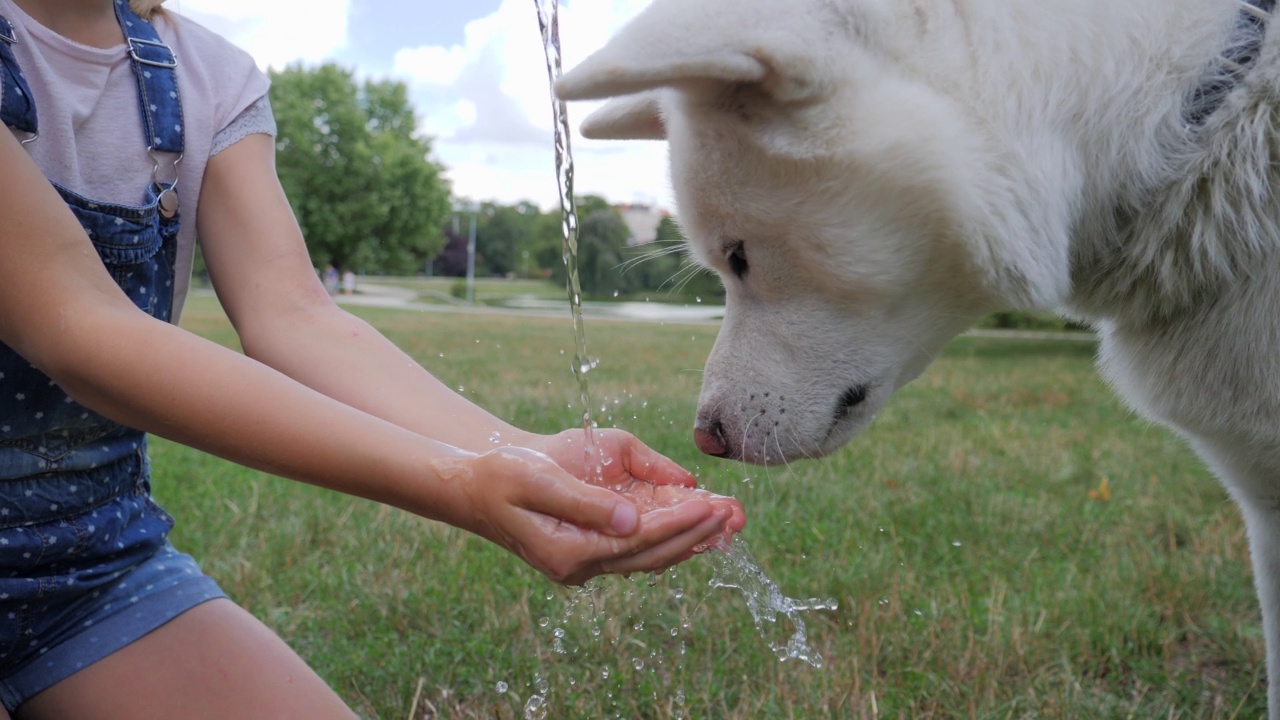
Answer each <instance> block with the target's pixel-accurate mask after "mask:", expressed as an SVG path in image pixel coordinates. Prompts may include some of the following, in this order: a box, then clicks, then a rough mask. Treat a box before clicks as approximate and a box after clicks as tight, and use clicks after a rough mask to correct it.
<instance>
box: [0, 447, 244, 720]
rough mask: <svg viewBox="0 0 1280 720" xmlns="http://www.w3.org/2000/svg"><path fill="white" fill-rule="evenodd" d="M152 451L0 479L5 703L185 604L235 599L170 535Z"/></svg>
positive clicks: (0, 663) (0, 676) (25, 696)
mask: <svg viewBox="0 0 1280 720" xmlns="http://www.w3.org/2000/svg"><path fill="white" fill-rule="evenodd" d="M148 465H149V463H148V461H147V458H146V455H145V450H140V451H138V452H134V453H130V454H128V455H126V456H124V457H122V458H120V459H119V460H116V461H114V462H113V463H111V464H110V465H109V466H108V467H99V468H95V469H93V470H91V471H85V472H83V473H79V472H63V473H50V474H48V475H35V476H30V477H26V478H20V479H14V480H4V481H0V702H2V703H3V704H4V707H5V709H6V710H8V711H9V712H10V713H12V712H13V711H15V710H16V709H17V708H18V706H19V705H21V704H22V703H24V702H26V701H27V700H30V699H31V698H32V697H33V696H35V695H36V694H37V693H39V692H41V691H43V690H47V689H48V688H50V687H52V686H53V685H54V684H56V683H58V682H59V681H61V680H64V679H66V678H68V677H70V676H71V675H72V674H74V673H75V672H76V671H78V670H80V669H82V668H85V667H87V666H88V665H90V664H92V663H94V662H96V661H98V660H101V659H102V658H104V657H106V656H107V655H110V654H111V653H113V652H115V651H116V650H119V649H121V648H123V647H125V646H126V645H129V644H130V643H132V642H134V641H135V640H137V639H139V638H141V637H142V636H143V635H146V634H147V633H149V632H151V631H152V630H155V629H156V628H158V627H160V626H161V625H163V624H165V623H166V622H168V621H169V620H172V619H173V618H175V617H177V616H178V615H180V614H181V613H183V612H185V611H186V610H189V609H191V608H192V607H195V606H196V605H199V604H200V603H203V602H205V601H207V600H212V599H214V598H219V597H226V596H225V594H224V593H223V592H222V590H221V589H220V588H219V587H218V585H217V583H215V582H214V581H213V580H212V579H210V578H208V577H206V576H205V575H204V574H202V573H201V571H200V568H199V566H198V565H197V564H196V562H195V561H194V560H193V559H192V558H191V557H190V556H188V555H184V554H182V553H180V552H178V551H177V550H175V549H174V548H173V546H172V545H170V544H169V541H168V539H167V538H168V533H169V529H170V528H171V527H172V525H173V520H172V518H170V517H169V515H168V513H166V512H165V511H164V510H162V509H161V508H160V507H159V506H158V505H156V504H155V502H154V501H153V500H152V499H151V493H150V482H149V476H150V472H149V470H150V469H149V467H148Z"/></svg>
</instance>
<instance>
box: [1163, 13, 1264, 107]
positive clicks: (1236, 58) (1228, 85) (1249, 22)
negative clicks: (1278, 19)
mask: <svg viewBox="0 0 1280 720" xmlns="http://www.w3.org/2000/svg"><path fill="white" fill-rule="evenodd" d="M1239 1H1240V18H1239V20H1238V21H1237V23H1236V33H1235V37H1234V38H1232V41H1231V43H1230V44H1229V45H1228V46H1227V47H1226V48H1225V49H1224V50H1223V52H1222V55H1220V56H1219V58H1218V60H1219V67H1218V68H1215V71H1214V72H1213V73H1212V75H1210V77H1208V78H1205V80H1204V82H1203V83H1201V84H1200V85H1199V86H1198V87H1196V88H1195V90H1193V91H1192V93H1191V97H1189V98H1187V105H1186V107H1185V108H1184V109H1183V116H1184V117H1185V118H1186V122H1187V126H1188V127H1192V128H1199V127H1203V126H1204V124H1205V121H1206V120H1207V119H1208V118H1209V116H1210V115H1212V114H1213V113H1214V112H1216V111H1217V110H1218V108H1220V107H1222V103H1223V102H1224V101H1225V100H1226V99H1227V95H1228V94H1229V93H1230V92H1231V91H1232V90H1233V89H1234V88H1235V87H1236V86H1237V85H1239V84H1240V81H1241V80H1243V79H1244V76H1245V75H1246V74H1247V73H1248V72H1249V71H1250V70H1251V69H1253V66H1254V64H1256V63H1257V62H1258V53H1259V51H1260V50H1261V49H1262V41H1263V38H1264V37H1265V36H1266V33H1267V26H1268V24H1269V23H1270V21H1271V13H1272V11H1273V10H1274V9H1275V5H1276V0H1248V1H1247V2H1246V1H1245V0H1239Z"/></svg>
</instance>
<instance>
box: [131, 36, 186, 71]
mask: <svg viewBox="0 0 1280 720" xmlns="http://www.w3.org/2000/svg"><path fill="white" fill-rule="evenodd" d="M129 57H131V58H133V60H134V62H137V63H141V64H143V65H150V66H152V67H162V68H176V67H178V56H176V55H174V54H173V51H172V50H170V49H169V46H168V45H165V44H164V43H162V42H156V41H155V40H143V39H141V38H135V37H131V38H129Z"/></svg>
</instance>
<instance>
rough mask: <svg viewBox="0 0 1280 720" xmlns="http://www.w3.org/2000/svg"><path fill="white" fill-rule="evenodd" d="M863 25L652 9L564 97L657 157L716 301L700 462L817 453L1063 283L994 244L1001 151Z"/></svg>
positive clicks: (800, 15) (785, 9) (1030, 259)
mask: <svg viewBox="0 0 1280 720" xmlns="http://www.w3.org/2000/svg"><path fill="white" fill-rule="evenodd" d="M876 13H877V11H876V10H875V9H874V8H870V9H864V11H863V12H856V7H855V8H854V9H850V8H849V7H842V6H838V4H837V3H834V2H831V1H830V0H813V1H812V2H801V3H779V2H775V1H774V0H747V1H745V2H744V1H743V0H656V2H655V3H654V4H653V5H651V6H650V7H649V8H648V9H647V10H646V11H645V12H644V13H642V14H641V15H640V16H638V17H637V18H636V19H635V20H633V21H632V23H631V24H630V25H629V26H627V27H626V28H624V29H623V31H622V32H621V33H620V34H619V35H617V36H616V37H615V38H613V39H612V40H611V41H610V42H609V44H608V45H606V47H605V48H604V49H602V50H601V51H599V52H598V53H596V54H595V55H593V56H592V57H591V58H589V59H588V60H587V61H585V62H584V63H583V64H582V65H580V66H579V67H577V68H575V69H574V70H573V71H572V72H570V73H568V74H567V75H565V76H564V77H563V78H561V80H560V82H559V84H558V85H557V92H558V94H559V95H560V97H562V98H564V99H570V100H573V99H590V98H613V99H612V100H611V101H610V102H609V103H607V104H606V105H605V106H603V107H602V108H601V109H600V110H598V111H597V112H596V113H594V114H593V115H592V116H590V117H589V118H588V119H587V121H586V122H585V123H584V125H583V128H582V130H583V133H584V134H585V135H587V136H588V137H601V138H614V139H640V138H647V139H665V140H666V141H667V142H668V144H669V152H670V167H671V178H672V183H673V187H674V191H675V195H676V200H677V203H678V205H679V217H680V220H681V222H682V224H683V226H684V229H685V232H686V235H687V236H688V238H689V242H690V246H691V247H690V249H691V254H692V256H693V257H694V258H695V259H696V260H697V261H698V262H700V263H702V264H704V265H706V266H707V267H709V268H711V269H713V270H714V271H716V272H717V273H718V274H719V275H720V276H721V278H722V279H723V281H724V284H725V287H726V292H727V308H726V317H725V321H724V324H723V326H722V329H721V331H720V335H719V337H718V339H717V341H716V344H715V348H714V349H713V350H712V353H711V357H710V358H709V360H708V362H707V367H706V375H705V378H704V384H703V390H702V396H701V398H700V401H699V409H698V417H697V424H696V429H695V437H696V439H697V442H698V445H699V447H700V448H701V449H702V450H703V451H705V452H707V453H710V454H712V455H718V456H724V457H729V458H734V459H738V460H744V461H747V462H752V463H761V464H772V463H778V462H786V461H789V460H794V459H798V458H805V457H816V456H820V455H824V454H827V453H829V452H831V451H833V450H835V449H837V448H838V447H840V446H841V445H843V444H844V443H845V442H847V441H848V440H849V439H850V438H852V437H853V436H854V435H855V434H856V433H857V432H858V431H859V430H861V429H862V428H863V427H865V426H866V425H867V424H868V423H869V422H870V421H871V419H872V417H873V416H874V415H875V413H876V412H877V411H878V410H879V409H880V408H881V407H883V406H884V404H885V403H886V401H887V400H888V399H889V397H890V396H891V395H892V394H893V392H894V391H895V390H897V389H898V388H899V387H901V386H902V385H904V384H905V383H907V382H908V381H910V380H911V379H912V378H914V377H916V376H917V375H918V374H919V373H920V372H921V371H922V370H923V369H924V368H925V367H926V366H927V365H928V363H929V362H930V361H931V360H932V359H933V357H934V356H935V355H936V354H937V353H938V352H939V350H940V349H941V348H942V346H943V345H944V344H945V343H946V342H947V341H948V340H949V339H951V338H952V337H954V336H955V335H956V334H957V333H959V332H961V331H963V330H964V329H965V328H967V327H968V326H969V325H970V324H972V322H973V321H974V320H975V319H976V318H978V317H979V316H980V315H982V314H983V313H985V312H988V311H990V310H992V309H995V308H999V307H1003V306H1010V305H1013V306H1019V307H1026V306H1029V305H1030V306H1044V305H1047V304H1051V303H1052V302H1053V301H1054V298H1053V297H1051V296H1060V294H1061V293H1062V292H1063V291H1064V289H1065V282H1066V280H1065V271H1061V270H1060V269H1058V268H1065V262H1063V263H1061V264H1059V265H1058V268H1053V267H1051V266H1052V265H1053V264H1054V263H1053V262H1052V261H1050V262H1049V263H1046V262H1045V261H1044V258H1041V259H1040V260H1036V259H1035V256H1036V250H1034V249H1033V247H1034V245H1035V243H1034V240H1032V241H1030V242H1028V243H1027V244H1026V245H1025V246H1022V248H1021V249H1019V246H1005V245H1004V244H1002V242H1000V241H998V240H996V239H995V238H996V236H997V235H1000V234H1001V233H1007V232H1008V228H1007V227H1005V225H1007V223H1006V222H1005V220H1006V219H1005V218H1002V217H1000V216H1001V215H1002V212H1001V207H1002V203H1001V202H1000V201H998V200H996V199H994V198H996V196H998V195H999V194H1000V193H1001V192H1002V191H1003V190H1004V186H1005V185H1008V183H1009V181H1008V180H1007V179H1005V177H1004V176H1002V175H1001V173H1000V172H999V168H998V167H995V166H998V165H999V163H1000V158H998V157H996V158H993V157H992V152H991V149H990V147H989V145H988V142H987V140H986V139H985V134H984V132H983V131H982V129H981V128H980V127H978V126H976V125H975V123H974V122H973V121H972V120H971V119H970V116H969V114H968V113H967V112H966V110H965V109H964V108H962V107H961V106H960V105H958V104H957V103H956V102H954V101H953V100H951V99H950V97H949V96H948V95H947V94H945V93H943V92H939V91H938V90H935V89H934V88H932V87H930V86H929V85H928V84H926V83H925V82H922V81H920V80H918V79H916V78H914V77H913V76H911V75H910V74H908V73H907V72H904V71H903V70H902V69H901V68H900V67H899V66H898V65H896V64H895V63H893V62H891V61H890V60H889V59H887V57H886V55H885V53H883V52H879V51H877V50H876V48H875V47H874V46H873V43H872V42H870V41H869V40H868V39H867V38H868V35H869V33H872V32H874V29H875V27H876V25H877V23H887V22H889V19H887V18H886V17H879V16H877V14H876ZM984 184H995V185H997V187H991V186H984Z"/></svg>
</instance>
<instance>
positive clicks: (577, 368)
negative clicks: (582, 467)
mask: <svg viewBox="0 0 1280 720" xmlns="http://www.w3.org/2000/svg"><path fill="white" fill-rule="evenodd" d="M534 5H535V7H536V9H537V12H538V28H539V30H540V31H541V33H542V46H543V51H544V54H545V56H546V63H547V78H548V80H549V82H550V87H551V106H552V110H553V115H554V125H555V162H556V178H557V182H558V189H559V194H560V208H561V210H562V212H563V220H562V221H561V230H562V233H563V239H564V243H563V258H564V263H565V268H566V270H567V275H568V279H567V280H566V283H565V284H566V289H567V291H568V294H569V309H570V312H571V314H572V316H573V333H574V340H575V344H574V358H573V375H574V377H575V378H576V379H577V381H578V392H579V399H580V402H581V408H582V426H583V430H584V431H585V433H586V440H587V442H586V453H587V464H586V466H587V467H588V468H594V470H595V471H596V472H597V473H599V472H600V471H601V470H602V467H603V466H602V461H601V459H600V457H599V455H598V454H597V453H596V452H595V451H594V438H593V435H592V431H593V429H594V428H595V422H594V421H593V419H592V405H591V395H590V391H589V388H588V383H587V373H589V372H590V371H591V370H592V369H594V368H595V367H596V365H597V362H598V361H597V360H596V359H595V358H592V357H590V356H589V355H588V354H587V343H586V333H585V330H584V328H583V322H582V283H581V279H580V277H579V274H578V215H577V210H576V208H575V206H574V198H573V175H574V166H573V153H572V149H571V147H570V143H569V138H570V129H569V115H568V108H567V107H566V104H565V103H564V102H563V101H561V100H559V99H558V98H557V97H556V96H555V84H556V81H557V80H558V79H559V77H560V73H561V53H560V25H559V11H560V7H559V2H558V0H534ZM708 555H709V556H710V557H711V558H712V560H711V561H712V563H713V567H714V569H715V573H714V576H713V578H712V579H711V583H710V584H711V587H726V588H735V589H737V590H739V591H740V592H741V593H742V595H743V597H744V598H745V599H746V602H747V607H748V609H749V610H750V612H751V616H752V618H753V619H754V620H755V624H756V629H757V630H758V631H759V632H760V634H761V636H762V637H765V639H766V642H769V645H770V647H771V648H772V649H773V651H774V653H775V654H776V655H777V656H778V657H779V659H783V660H785V659H788V658H799V659H801V660H804V661H806V662H808V663H810V664H812V665H814V666H815V667H821V665H822V657H821V656H820V655H819V654H818V653H817V652H815V651H814V650H813V649H812V648H811V647H809V645H808V642H807V635H806V628H805V624H804V620H803V618H802V617H801V613H802V612H806V611H812V610H834V609H835V608H836V603H835V601H834V600H807V601H800V600H796V599H793V598H789V597H787V596H786V595H784V594H783V593H782V592H781V590H780V589H779V588H778V585H777V583H775V582H773V581H772V580H770V579H769V577H768V576H767V575H766V574H765V572H764V570H762V569H761V568H760V567H759V566H758V565H757V564H756V563H755V561H754V559H753V558H752V556H751V553H750V552H749V551H748V550H747V547H746V543H745V541H743V540H742V539H741V538H737V539H735V540H734V541H733V543H732V545H731V547H730V548H729V550H728V551H727V552H718V551H712V552H709V553H708ZM675 575H676V572H675V571H674V570H670V571H668V572H667V578H668V579H669V580H672V581H674V577H675ZM650 580H651V582H650V585H653V584H655V583H656V577H654V576H651V578H650ZM634 592H636V593H637V596H636V597H637V599H638V600H639V605H640V607H639V610H641V611H645V610H646V602H645V599H644V597H643V596H641V595H639V593H643V590H642V589H641V588H638V587H637V588H634ZM670 594H671V596H672V597H673V598H674V599H675V600H676V601H677V602H679V601H682V600H683V598H684V596H685V593H684V590H683V589H682V588H678V587H677V588H675V589H674V590H672V591H670ZM590 598H591V593H590V591H589V590H585V591H582V592H579V593H578V594H577V595H576V596H575V597H574V599H573V600H571V601H570V602H569V603H568V604H567V605H566V606H565V608H564V612H563V616H562V617H561V620H560V623H558V624H557V625H556V626H555V628H554V629H553V631H552V634H553V638H554V639H553V640H552V646H553V648H554V650H555V652H557V653H559V654H565V653H566V652H568V651H567V650H566V633H565V629H564V626H565V625H567V624H569V623H568V621H569V620H572V619H574V618H575V617H576V618H580V619H581V620H583V622H584V623H585V625H586V626H589V627H590V628H591V629H592V632H591V635H592V636H593V637H594V638H595V639H596V640H599V633H600V630H599V626H600V624H601V620H602V616H603V615H604V612H603V609H601V608H598V607H596V606H595V603H594V602H593V601H591V599H590ZM779 616H782V617H786V618H788V619H789V620H790V621H791V623H792V626H793V628H794V631H793V632H792V633H791V635H790V637H789V639H787V640H786V641H785V642H773V641H770V640H768V637H769V634H770V633H769V626H776V624H777V621H778V617H779ZM544 620H547V622H545V623H543V622H541V621H540V622H539V625H540V626H543V627H546V626H548V625H550V624H551V623H550V619H549V618H544ZM644 625H645V623H644V621H643V620H640V621H638V622H636V623H635V624H634V625H633V630H635V631H636V632H637V633H639V632H641V630H642V629H643V628H644ZM681 628H683V629H687V628H688V625H687V623H683V624H680V625H678V626H672V627H671V628H670V637H671V638H674V639H677V640H679V657H678V658H677V659H676V667H675V668H670V669H669V670H674V671H675V673H674V674H675V675H676V676H677V677H679V676H682V675H683V670H684V665H683V662H684V661H683V655H684V653H685V643H684V641H683V640H682V639H680V630H681ZM641 644H643V643H641ZM657 647H658V646H657V645H655V649H653V650H650V651H649V652H648V654H647V656H646V657H641V656H636V657H633V658H632V659H631V667H632V668H634V670H635V671H636V672H649V673H658V672H664V673H665V672H667V670H664V669H663V666H664V664H665V662H666V660H665V659H664V658H663V657H662V656H661V655H660V654H658V652H659V651H658V650H657V649H656V648H657ZM602 677H603V678H604V679H605V680H608V677H609V671H608V670H605V671H604V672H603V674H602ZM507 690H508V686H507V684H506V683H505V682H503V683H501V684H500V685H499V688H498V691H499V694H505V693H506V692H507ZM533 690H534V692H533V693H532V694H531V695H530V696H529V698H528V699H527V701H526V702H525V706H524V717H525V720H542V719H543V718H546V717H547V713H548V710H549V708H548V698H549V695H550V692H551V688H550V685H549V683H548V682H547V680H546V679H545V678H544V677H542V676H541V675H539V676H537V677H535V680H534V686H533ZM609 696H610V697H613V694H612V693H610V694H609ZM685 698H686V696H685V691H684V689H683V687H677V688H676V691H675V695H674V697H673V699H674V702H675V713H676V717H684V704H685V701H686V700H685ZM615 710H616V708H615ZM615 716H618V715H616V714H615Z"/></svg>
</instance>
